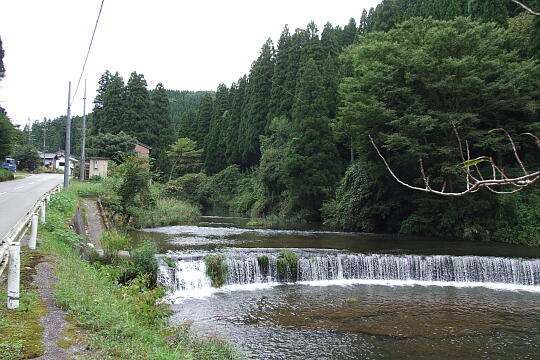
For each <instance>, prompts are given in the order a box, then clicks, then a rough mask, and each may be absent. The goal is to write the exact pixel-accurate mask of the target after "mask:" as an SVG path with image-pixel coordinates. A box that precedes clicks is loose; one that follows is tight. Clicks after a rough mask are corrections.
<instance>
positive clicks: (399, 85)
mask: <svg viewBox="0 0 540 360" xmlns="http://www.w3.org/2000/svg"><path fill="white" fill-rule="evenodd" d="M528 4H529V5H530V6H532V7H536V8H539V7H540V1H530V2H528ZM358 15H359V20H358V22H357V21H356V20H355V18H354V17H353V18H351V20H350V21H349V22H348V24H346V25H345V26H343V27H342V26H333V25H332V24H330V23H327V24H325V25H324V26H323V28H322V30H320V29H319V28H318V27H317V25H316V24H315V23H313V22H311V23H309V24H308V25H307V26H306V28H305V29H294V30H292V29H289V27H288V26H285V27H284V29H283V32H282V34H281V36H280V38H279V39H278V40H277V43H276V44H274V42H273V41H272V40H271V39H268V40H267V41H266V42H264V44H263V45H262V47H261V51H260V55H259V57H258V58H257V59H255V61H254V62H253V63H252V66H251V69H250V71H249V73H248V74H246V75H243V76H240V77H239V79H238V80H237V81H236V82H235V83H233V84H231V85H230V86H227V85H226V84H221V85H219V86H218V87H217V89H216V90H215V92H213V91H201V92H185V91H183V92H181V91H170V90H165V89H164V87H163V85H161V84H158V85H157V87H156V88H155V89H153V90H148V89H147V84H146V81H145V79H144V76H143V75H141V74H137V73H136V72H133V73H132V74H131V76H130V77H129V79H128V81H127V83H124V80H123V78H122V76H121V75H120V74H118V73H114V74H113V73H111V72H109V71H107V72H106V73H104V74H103V76H102V77H101V79H100V80H99V89H98V92H97V95H96V98H95V101H94V108H93V112H92V114H91V115H90V117H89V122H90V138H89V142H88V144H89V153H92V151H96V153H97V152H99V149H102V150H103V144H104V143H118V144H120V143H132V142H134V141H140V142H143V143H145V144H148V145H150V146H151V147H152V156H153V158H154V161H153V164H152V166H153V169H154V171H155V172H156V173H157V179H159V180H160V181H163V182H167V181H168V183H167V186H166V188H167V189H168V191H169V192H170V193H171V194H173V195H175V196H178V197H182V198H187V199H190V200H191V201H193V202H195V203H200V204H202V205H204V206H206V207H214V208H216V207H219V208H222V209H223V210H228V211H231V212H235V213H244V214H248V215H250V216H252V217H257V218H266V219H273V220H275V221H278V222H280V221H285V222H301V221H317V222H324V223H325V224H327V225H329V226H332V227H334V228H339V229H344V230H352V231H365V232H400V233H407V234H423V235H435V236H441V235H442V236H447V237H453V238H461V239H476V240H495V241H505V242H511V243H528V244H533V245H538V244H540V235H539V234H540V227H539V223H540V207H539V206H538V203H539V201H540V190H539V186H533V187H531V188H530V189H527V190H524V191H522V192H521V193H518V194H513V195H502V196H501V195H499V196H498V195H495V194H492V193H490V192H488V191H480V192H478V193H475V194H471V195H468V196H465V197H457V198H444V197H439V196H436V195H432V194H425V193H420V192H416V191H413V190H410V189H407V188H405V187H403V186H401V185H399V184H398V183H396V182H395V181H394V180H393V179H392V178H391V176H390V175H389V173H388V171H387V169H386V168H385V166H384V164H383V163H382V162H381V160H380V159H379V158H378V156H377V154H376V152H375V151H374V149H373V147H372V145H371V143H370V142H369V136H370V135H371V136H372V137H373V138H374V141H375V143H376V144H378V145H379V146H380V148H381V149H382V152H383V153H384V154H385V156H386V158H387V160H388V161H389V163H390V164H391V165H392V167H393V169H394V171H395V172H396V173H398V174H399V175H400V177H401V178H402V179H404V180H405V181H406V182H407V183H410V184H416V185H421V184H422V182H423V180H422V175H421V173H420V168H419V166H418V161H419V159H422V161H423V165H424V168H425V171H426V173H427V174H428V176H430V178H431V181H432V184H434V185H437V186H441V185H442V184H443V183H444V184H446V185H445V186H448V188H449V189H450V190H459V189H463V188H464V187H465V186H466V184H465V180H464V176H463V167H462V166H461V165H460V164H461V163H462V159H461V157H460V153H459V146H458V142H457V140H456V137H455V134H454V129H457V131H459V134H461V139H462V140H463V142H467V144H470V147H471V153H472V155H473V157H475V156H481V155H487V156H492V157H493V158H494V159H495V161H496V163H497V165H498V166H499V167H501V168H504V169H505V171H506V172H507V173H508V174H514V173H515V172H516V171H517V170H519V167H518V164H517V163H516V161H515V158H514V156H513V154H512V151H511V147H510V144H509V143H508V140H507V139H506V138H505V136H504V134H500V133H490V132H489V131H490V130H492V129H496V128H503V129H505V130H507V131H508V132H509V133H510V134H513V135H514V139H515V141H516V145H517V148H518V153H519V154H520V156H521V157H522V158H523V159H524V161H525V163H526V164H527V166H528V167H530V168H533V169H537V168H539V167H540V156H538V155H539V153H538V151H539V149H538V146H537V145H536V144H535V142H534V141H533V140H531V139H530V138H527V137H522V136H520V135H519V134H522V133H533V134H540V120H539V112H540V101H539V100H540V83H539V82H538V79H539V78H540V64H539V62H538V58H539V55H540V17H537V16H536V17H535V16H533V15H531V14H529V13H528V12H526V11H524V10H523V9H522V8H521V7H519V6H518V5H516V4H515V3H513V2H511V1H509V0H494V1H487V0H385V1H383V2H382V3H380V4H379V5H378V6H377V7H376V8H374V9H370V10H364V11H362V13H361V14H358ZM165 80H166V79H165ZM62 121H63V120H62V119H61V118H59V119H55V120H50V121H49V120H48V121H45V122H40V123H36V124H34V126H33V128H32V134H33V135H34V137H33V138H34V139H35V140H36V142H38V143H41V142H39V141H40V136H43V127H47V126H49V127H53V126H56V125H53V124H58V126H60V127H61V123H62ZM78 124H79V119H75V125H74V127H75V128H78V127H79V125H78ZM49 132H50V133H51V134H54V136H56V137H57V139H56V140H47V141H48V143H49V145H48V148H49V149H50V150H52V149H53V148H54V147H56V146H57V145H58V147H61V145H62V144H61V142H62V135H61V134H62V130H60V129H59V130H57V131H55V130H54V128H53V129H51V131H49V130H47V132H46V134H47V139H49ZM51 136H52V135H51ZM77 136H78V135H75V136H74V150H75V151H77V150H76V148H77V146H78V145H77V144H79V140H78V138H77ZM115 137H116V138H115ZM118 137H120V138H118ZM41 139H42V138H41ZM53 144H54V145H53ZM100 144H101V145H100ZM92 149H95V150H92ZM118 149H119V148H114V149H113V150H111V151H110V152H111V154H109V156H110V157H114V156H115V153H117V152H118ZM100 154H101V155H107V154H103V151H102V152H101V153H100ZM116 159H118V160H117V161H120V158H119V157H116Z"/></svg>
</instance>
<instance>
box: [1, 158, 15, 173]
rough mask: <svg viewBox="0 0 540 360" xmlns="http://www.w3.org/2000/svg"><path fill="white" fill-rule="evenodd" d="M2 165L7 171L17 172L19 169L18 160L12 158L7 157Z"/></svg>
mask: <svg viewBox="0 0 540 360" xmlns="http://www.w3.org/2000/svg"><path fill="white" fill-rule="evenodd" d="M2 167H3V168H4V169H6V170H7V171H12V172H15V171H17V162H16V161H15V159H12V158H5V159H4V163H3V164H2Z"/></svg>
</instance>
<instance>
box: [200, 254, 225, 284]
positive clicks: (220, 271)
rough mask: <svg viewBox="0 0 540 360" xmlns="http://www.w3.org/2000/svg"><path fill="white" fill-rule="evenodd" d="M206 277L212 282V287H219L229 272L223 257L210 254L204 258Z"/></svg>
mask: <svg viewBox="0 0 540 360" xmlns="http://www.w3.org/2000/svg"><path fill="white" fill-rule="evenodd" d="M204 262H205V264H206V275H208V277H209V278H210V279H211V280H212V285H213V286H214V287H217V288H219V287H221V286H222V285H223V284H224V283H225V280H226V278H227V273H228V271H229V269H228V267H227V264H226V263H225V258H224V257H223V255H221V254H220V255H217V254H212V255H208V256H207V257H205V258H204Z"/></svg>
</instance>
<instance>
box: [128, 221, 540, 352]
mask: <svg viewBox="0 0 540 360" xmlns="http://www.w3.org/2000/svg"><path fill="white" fill-rule="evenodd" d="M245 222H246V219H241V218H224V217H203V218H202V219H201V222H200V223H199V224H198V225H197V226H193V225H189V226H171V227H164V228H157V229H147V230H144V231H141V232H138V233H136V236H140V237H146V238H148V237H151V238H152V239H154V240H155V241H156V242H157V243H158V244H159V245H160V246H161V248H162V249H163V252H164V254H163V255H162V258H163V257H167V258H170V259H173V261H167V263H168V265H167V263H166V262H165V261H163V260H160V273H159V281H160V283H162V284H164V285H166V286H168V287H169V288H170V292H169V294H168V295H167V297H166V298H165V301H167V302H169V303H170V304H171V308H172V309H173V310H174V312H175V314H174V315H173V316H172V318H171V321H172V323H173V324H181V323H183V322H186V321H191V320H193V321H194V322H193V324H194V326H195V327H196V328H197V329H198V330H199V331H201V332H203V333H208V334H213V333H217V334H218V335H220V336H221V337H223V338H226V339H229V340H231V341H232V342H234V343H236V344H238V345H239V347H240V348H241V349H242V350H243V352H244V353H246V354H247V355H248V356H249V357H250V358H253V359H337V360H341V359H395V358H400V359H422V358H425V359H508V358H510V357H513V358H517V359H537V358H538V354H539V353H540V345H539V344H540V260H539V258H540V249H531V248H525V247H519V246H509V245H497V244H495V245H494V244H488V243H467V242H453V241H443V240H437V239H425V238H414V237H397V236H387V235H374V234H359V233H340V232H325V231H300V230H271V229H249V228H246V227H245ZM286 248H287V249H290V250H292V251H294V253H295V254H296V256H297V257H298V261H297V263H296V265H295V266H292V267H291V266H290V265H287V264H285V266H284V265H283V264H284V263H283V260H280V259H281V258H282V257H283V255H280V252H281V251H282V250H283V249H286ZM209 254H219V255H220V256H221V257H222V259H223V262H224V264H225V265H226V268H227V269H228V272H227V274H226V275H225V277H224V281H225V284H224V286H223V287H222V288H220V289H216V288H214V287H212V282H211V279H210V278H209V277H208V276H207V275H206V264H205V261H204V258H205V257H206V256H207V255H209ZM280 261H281V263H280Z"/></svg>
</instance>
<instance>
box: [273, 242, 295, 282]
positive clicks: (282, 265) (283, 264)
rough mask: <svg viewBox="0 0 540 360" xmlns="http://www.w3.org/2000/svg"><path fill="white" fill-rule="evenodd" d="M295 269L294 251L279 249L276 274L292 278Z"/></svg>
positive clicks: (283, 277) (284, 277) (293, 277)
mask: <svg viewBox="0 0 540 360" xmlns="http://www.w3.org/2000/svg"><path fill="white" fill-rule="evenodd" d="M297 270H298V256H297V255H296V254H295V252H294V251H292V250H289V249H285V250H281V251H280V252H279V256H278V259H277V273H278V276H279V277H280V278H282V279H288V280H293V279H295V278H296V275H297ZM289 275H290V278H289Z"/></svg>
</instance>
